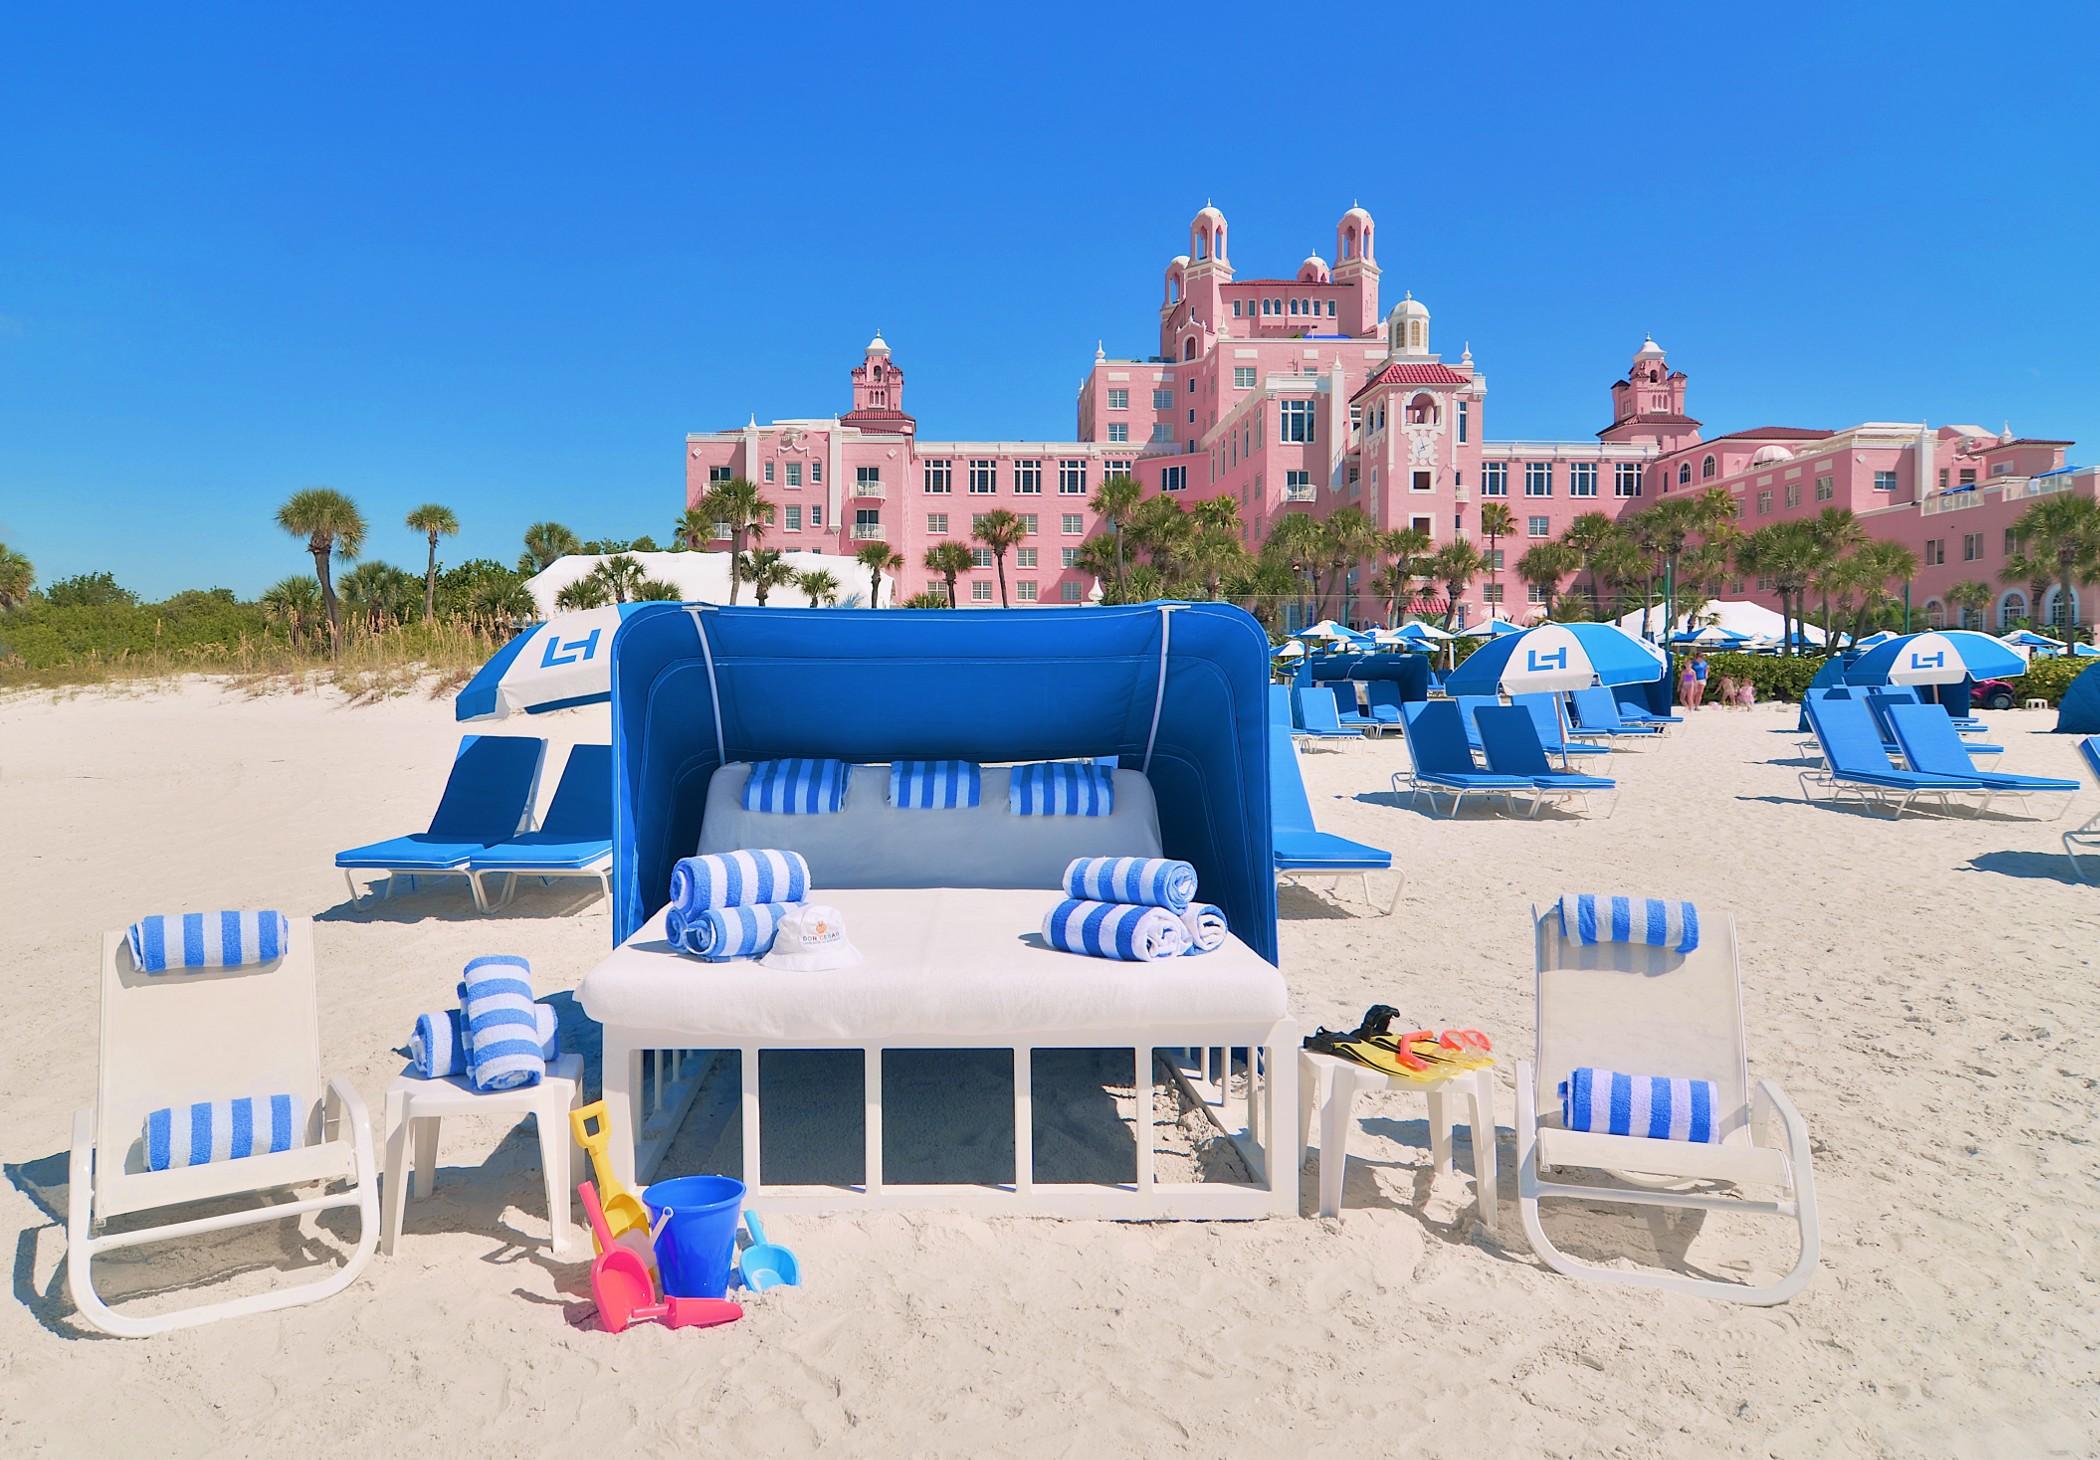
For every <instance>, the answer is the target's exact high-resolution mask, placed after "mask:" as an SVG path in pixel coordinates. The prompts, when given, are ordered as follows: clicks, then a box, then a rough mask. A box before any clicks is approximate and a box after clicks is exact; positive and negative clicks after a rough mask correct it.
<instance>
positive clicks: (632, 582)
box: [590, 553, 649, 603]
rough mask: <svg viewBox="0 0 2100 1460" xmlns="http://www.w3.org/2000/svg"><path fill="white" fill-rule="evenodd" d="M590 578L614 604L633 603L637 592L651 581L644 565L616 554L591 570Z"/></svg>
mask: <svg viewBox="0 0 2100 1460" xmlns="http://www.w3.org/2000/svg"><path fill="white" fill-rule="evenodd" d="M590 576H591V578H592V579H593V580H594V581H595V582H597V583H598V584H599V585H600V586H601V587H603V588H604V589H605V595H606V597H608V598H610V599H611V600H612V601H613V602H614V603H627V602H630V601H632V600H633V598H634V597H635V590H636V589H638V588H640V587H641V586H642V584H644V583H646V582H648V581H649V579H648V575H647V574H646V573H645V572H644V571H643V569H642V565H641V564H640V563H638V562H636V561H635V560H634V559H633V558H631V557H629V556H627V554H625V553H614V554H613V555H612V556H611V557H609V558H607V559H605V561H604V562H602V563H600V564H598V566H597V567H595V568H593V569H591V572H590Z"/></svg>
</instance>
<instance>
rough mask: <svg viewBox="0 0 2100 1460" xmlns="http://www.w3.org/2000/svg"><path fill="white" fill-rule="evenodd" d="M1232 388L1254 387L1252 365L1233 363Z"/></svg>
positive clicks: (1244, 388) (1245, 388)
mask: <svg viewBox="0 0 2100 1460" xmlns="http://www.w3.org/2000/svg"><path fill="white" fill-rule="evenodd" d="M1232 388H1233V389H1234V390H1252V389H1254V367H1253V366H1252V365H1235V366H1233V367H1232Z"/></svg>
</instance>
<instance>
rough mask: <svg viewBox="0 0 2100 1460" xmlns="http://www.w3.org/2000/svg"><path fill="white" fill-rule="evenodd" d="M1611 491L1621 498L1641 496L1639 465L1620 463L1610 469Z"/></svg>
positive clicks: (1628, 462)
mask: <svg viewBox="0 0 2100 1460" xmlns="http://www.w3.org/2000/svg"><path fill="white" fill-rule="evenodd" d="M1611 487H1612V491H1613V492H1614V493H1615V494H1616V495H1618V496H1621V497H1638V496H1639V495H1640V494H1641V468H1640V463H1638V462H1633V461H1622V462H1620V463H1619V464H1618V465H1616V466H1614V467H1613V468H1612V469H1611Z"/></svg>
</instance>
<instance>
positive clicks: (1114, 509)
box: [1092, 476, 1145, 593]
mask: <svg viewBox="0 0 2100 1460" xmlns="http://www.w3.org/2000/svg"><path fill="white" fill-rule="evenodd" d="M1144 496H1145V489H1144V488H1143V487H1142V486H1140V485H1139V484H1138V480H1137V478H1136V477H1127V476H1112V477H1108V478H1106V479H1105V480H1103V481H1102V483H1101V485H1100V486H1098V487H1096V488H1094V500H1093V503H1092V505H1093V508H1094V515H1095V516H1096V517H1098V518H1100V519H1101V520H1102V521H1103V522H1105V523H1107V524H1108V527H1109V530H1110V531H1112V532H1113V533H1115V535H1116V574H1115V582H1116V589H1117V591H1118V592H1119V593H1120V592H1121V591H1122V588H1123V586H1124V579H1125V577H1126V576H1127V575H1128V573H1129V566H1128V564H1127V563H1126V562H1125V561H1124V557H1123V532H1124V529H1126V528H1127V527H1129V526H1130V519H1131V514H1133V513H1134V512H1136V511H1137V507H1138V503H1139V502H1141V501H1143V500H1144Z"/></svg>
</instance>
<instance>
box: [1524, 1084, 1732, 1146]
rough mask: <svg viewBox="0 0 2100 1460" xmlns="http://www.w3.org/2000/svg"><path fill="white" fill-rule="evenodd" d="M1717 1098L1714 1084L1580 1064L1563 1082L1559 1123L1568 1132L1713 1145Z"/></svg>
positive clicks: (1716, 1135) (1715, 1135) (1718, 1137)
mask: <svg viewBox="0 0 2100 1460" xmlns="http://www.w3.org/2000/svg"><path fill="white" fill-rule="evenodd" d="M1716 1099H1717V1095H1716V1092H1715V1089H1714V1082H1713V1081H1711V1080H1673V1079H1670V1078H1669V1077H1667V1076H1664V1075H1626V1074H1621V1073H1619V1072H1618V1071H1617V1070H1600V1069H1595V1068H1592V1067H1591V1066H1589V1065H1581V1066H1578V1067H1577V1068H1575V1069H1573V1070H1570V1071H1569V1072H1568V1078H1567V1079H1565V1080H1563V1081H1561V1082H1560V1119H1561V1124H1562V1125H1564V1126H1565V1127H1567V1128H1568V1129H1569V1130H1579V1131H1590V1132H1593V1133H1595V1134H1598V1135H1612V1136H1644V1137H1646V1138H1647V1139H1649V1140H1655V1141H1698V1142H1701V1143H1702V1144H1709V1145H1710V1144H1712V1143H1713V1142H1715V1141H1718V1140H1720V1139H1721V1136H1720V1132H1719V1130H1718V1129H1717V1122H1716V1118H1715V1110H1714V1104H1715V1101H1716Z"/></svg>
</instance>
